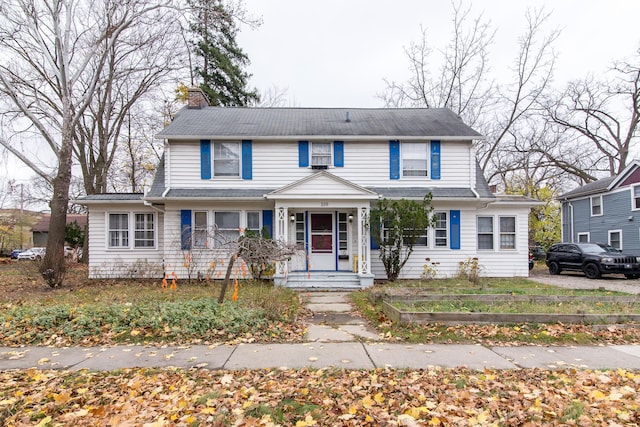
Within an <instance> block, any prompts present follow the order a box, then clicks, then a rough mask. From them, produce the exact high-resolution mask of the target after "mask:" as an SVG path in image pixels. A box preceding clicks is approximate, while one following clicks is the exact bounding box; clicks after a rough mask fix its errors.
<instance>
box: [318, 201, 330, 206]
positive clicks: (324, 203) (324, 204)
mask: <svg viewBox="0 0 640 427" xmlns="http://www.w3.org/2000/svg"><path fill="white" fill-rule="evenodd" d="M320 206H323V207H326V206H329V202H320Z"/></svg>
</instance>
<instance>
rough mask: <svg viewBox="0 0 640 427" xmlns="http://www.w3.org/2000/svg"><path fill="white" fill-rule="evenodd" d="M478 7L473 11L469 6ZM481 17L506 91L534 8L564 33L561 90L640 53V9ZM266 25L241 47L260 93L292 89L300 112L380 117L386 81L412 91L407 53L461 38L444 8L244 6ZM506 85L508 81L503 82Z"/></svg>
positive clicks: (422, 1) (514, 11) (426, 1)
mask: <svg viewBox="0 0 640 427" xmlns="http://www.w3.org/2000/svg"><path fill="white" fill-rule="evenodd" d="M464 4H466V5H468V4H470V3H469V2H468V1H467V2H466V3H464ZM471 4H472V15H473V16H477V14H480V13H482V14H483V16H484V17H486V18H488V19H490V21H491V23H492V26H493V27H494V28H495V29H496V36H495V44H494V46H493V48H492V49H491V50H492V52H493V56H492V58H491V64H490V65H491V69H492V74H494V75H495V76H496V79H498V83H500V81H499V80H500V71H501V70H505V69H506V67H508V66H509V65H510V64H511V63H512V62H513V58H514V56H515V55H516V53H517V42H518V41H517V37H518V36H519V35H520V34H522V33H523V32H524V30H525V25H526V20H525V11H526V9H527V7H530V8H541V7H544V8H545V10H547V11H549V12H552V17H551V19H550V20H549V22H548V29H549V30H551V29H553V28H559V29H561V30H562V34H561V36H560V38H559V39H558V41H557V43H556V51H557V53H558V61H557V72H556V83H557V84H561V83H562V85H563V83H565V82H566V81H567V80H571V79H575V78H580V77H583V76H584V75H585V74H586V73H587V72H593V73H601V72H602V71H603V70H605V69H606V68H607V67H608V66H609V65H610V64H611V62H612V61H613V60H616V59H622V58H624V57H629V56H631V55H632V54H633V53H634V52H635V50H636V49H637V48H638V47H639V46H640V29H639V27H638V19H639V18H640V1H639V0H607V1H602V0H599V1H595V0H556V1H544V0H511V1H509V0H482V1H475V2H473V3H471ZM245 6H246V8H247V10H248V12H250V13H251V14H253V15H254V16H257V17H262V20H263V24H262V25H261V26H260V27H259V28H258V29H256V30H250V29H248V28H244V29H243V30H242V32H241V34H240V35H239V37H238V41H239V44H240V46H241V47H242V48H243V49H244V50H245V52H246V53H247V54H248V55H249V58H250V60H251V66H250V68H249V71H250V73H251V74H253V77H252V80H251V83H252V85H253V86H255V87H257V88H258V89H260V90H261V91H263V90H265V89H267V88H269V87H272V86H274V85H275V86H278V87H280V88H287V89H288V90H287V98H288V100H289V104H290V105H292V106H297V107H381V106H383V105H382V102H381V101H380V100H379V99H378V98H376V94H378V93H381V92H383V91H384V89H385V84H384V82H383V78H388V79H391V80H396V81H404V80H405V79H406V78H407V76H408V61H407V59H406V55H405V53H404V47H406V46H408V45H409V44H410V43H411V42H412V41H418V40H419V38H420V26H421V25H422V26H424V27H426V28H427V30H428V37H429V38H430V39H431V40H433V42H434V47H443V46H445V44H446V42H447V41H448V40H449V39H450V35H451V30H452V7H451V3H450V2H448V1H446V0H442V1H436V0H394V1H393V2H391V1H381V0H322V1H315V0H314V1H311V0H245ZM503 75H504V73H503Z"/></svg>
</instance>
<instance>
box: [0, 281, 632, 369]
mask: <svg viewBox="0 0 640 427" xmlns="http://www.w3.org/2000/svg"><path fill="white" fill-rule="evenodd" d="M301 297H302V298H303V299H304V300H305V301H306V303H307V307H308V308H309V309H310V310H311V311H312V312H313V314H314V315H313V317H312V318H311V319H310V321H309V325H308V333H307V341H306V342H304V343H299V344H238V345H224V344H222V345H213V346H197V345H192V346H180V347H167V346H163V347H148V346H142V345H127V346H124V345H123V346H115V347H88V348H87V347H72V348H50V347H23V348H10V347H0V370H7V369H26V368H38V369H71V370H80V369H89V370H114V369H122V368H136V367H149V368H151V367H153V368H163V367H182V368H207V369H226V370H236V369H262V368H290V369H297V368H303V367H310V368H315V369H317V368H326V367H335V368H343V369H374V368H395V369H400V368H410V369H425V368H429V367H434V366H439V367H444V368H455V367H466V368H470V369H478V370H481V369H484V368H489V369H518V368H541V369H563V368H577V369H607V368H611V369H613V368H623V369H634V370H640V346H637V345H612V346H579V347H573V346H568V347H540V346H517V347H484V346H481V345H462V344H460V345H459V344H424V345H423V344H391V343H387V342H384V341H383V340H382V339H381V338H380V337H379V336H378V335H377V334H376V333H375V332H374V331H371V330H369V329H368V328H367V324H366V322H365V321H364V319H361V318H359V317H357V315H355V314H352V313H351V305H350V304H349V302H348V293H340V292H310V293H303V294H302V295H301Z"/></svg>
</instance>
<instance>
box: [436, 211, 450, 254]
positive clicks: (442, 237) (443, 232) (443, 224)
mask: <svg viewBox="0 0 640 427" xmlns="http://www.w3.org/2000/svg"><path fill="white" fill-rule="evenodd" d="M434 218H435V224H434V227H433V228H434V234H435V238H434V241H435V245H436V247H438V248H441V247H447V246H448V245H449V241H448V237H447V236H448V235H449V232H448V231H449V230H448V222H447V213H446V212H436V213H435V214H434Z"/></svg>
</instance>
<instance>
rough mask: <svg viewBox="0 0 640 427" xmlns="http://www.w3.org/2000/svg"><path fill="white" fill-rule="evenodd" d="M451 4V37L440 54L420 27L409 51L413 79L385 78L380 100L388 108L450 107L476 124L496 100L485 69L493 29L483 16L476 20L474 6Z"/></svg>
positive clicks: (466, 120) (470, 122)
mask: <svg viewBox="0 0 640 427" xmlns="http://www.w3.org/2000/svg"><path fill="white" fill-rule="evenodd" d="M452 7H453V12H454V16H453V35H452V39H451V41H450V42H449V44H448V45H447V46H446V48H445V49H444V50H442V51H441V52H440V55H441V56H440V57H439V58H437V59H434V58H433V56H434V51H433V48H432V47H431V45H430V43H429V40H428V37H427V29H425V28H421V39H420V41H419V42H417V43H411V44H410V45H409V47H408V48H406V49H405V53H406V55H407V58H408V59H409V64H410V72H411V77H410V78H409V79H408V80H407V81H406V82H395V81H389V80H385V82H386V84H387V89H386V92H385V93H384V94H382V95H380V98H382V100H383V101H384V102H385V105H386V106H388V107H402V106H409V107H418V106H420V107H427V108H443V107H445V108H449V109H451V110H452V111H454V112H455V113H456V114H458V115H459V116H460V117H462V119H463V120H464V121H465V122H466V123H467V124H469V125H470V126H474V125H476V123H477V120H478V118H479V116H480V114H481V113H482V111H483V110H485V109H486V107H487V106H488V104H490V103H491V102H492V97H491V92H492V89H493V83H492V82H491V81H490V80H489V79H488V75H487V71H488V55H489V47H490V46H491V44H492V42H493V37H494V35H495V31H494V30H492V29H491V25H490V23H489V21H486V20H484V19H483V18H482V16H479V17H477V18H473V19H472V18H471V16H470V14H471V9H470V7H468V8H466V9H463V8H462V4H461V3H458V4H455V3H452ZM434 70H435V71H434Z"/></svg>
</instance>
